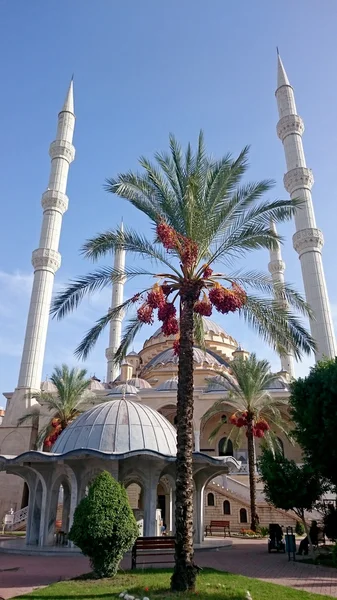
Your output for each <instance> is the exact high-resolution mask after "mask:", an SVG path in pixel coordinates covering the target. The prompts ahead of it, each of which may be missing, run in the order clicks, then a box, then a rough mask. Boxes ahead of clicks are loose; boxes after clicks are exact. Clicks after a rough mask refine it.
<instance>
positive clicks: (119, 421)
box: [0, 56, 336, 546]
mask: <svg viewBox="0 0 337 600" xmlns="http://www.w3.org/2000/svg"><path fill="white" fill-rule="evenodd" d="M276 99H277V105H278V111H279V117H280V120H279V122H278V124H277V133H278V136H279V138H280V139H281V141H282V143H283V146H284V151H285V157H286V164H287V172H286V174H285V176H284V185H285V188H286V190H287V191H288V192H289V194H290V195H291V196H292V197H296V198H302V199H303V205H302V207H301V208H300V209H299V210H298V211H297V213H296V216H295V224H296V233H295V234H294V236H293V245H294V249H295V250H296V252H297V253H298V255H299V259H300V262H301V269H302V275H303V283H304V288H305V295H306V299H307V301H308V303H309V304H310V306H311V307H312V309H313V313H314V316H315V320H312V321H311V322H310V328H311V333H312V336H313V337H314V339H315V340H316V343H317V352H316V360H319V359H320V358H321V357H322V356H327V357H334V356H335V355H336V342H335V336H334V328H333V323H332V318H331V311H330V305H329V298H328V293H327V287H326V282H325V276H324V270H323V263H322V254H321V251H322V247H323V235H322V232H321V231H320V230H319V229H318V228H317V227H316V221H315V215H314V207H313V202H312V196H311V188H312V185H313V175H312V172H311V170H310V169H308V168H307V166H306V161H305V156H304V150H303V144H302V134H303V131H304V124H303V121H302V119H301V117H300V116H298V114H297V110H296V104H295V97H294V91H293V88H292V86H291V85H290V83H289V80H288V77H287V75H286V72H285V70H284V67H283V64H282V61H281V58H280V56H278V76H277V90H276ZM74 125H75V114H74V99H73V81H71V83H70V87H69V90H68V93H67V97H66V100H65V103H64V105H63V107H62V110H61V112H60V113H59V115H58V126H57V134H56V140H55V141H54V142H52V144H51V146H50V151H49V153H50V157H51V171H50V178H49V183H48V188H47V190H46V191H45V192H44V194H43V195H42V208H43V222H42V228H41V236H40V242H39V248H38V249H37V250H34V252H33V255H32V264H33V267H34V283H33V289H32V295H31V302H30V308H29V314H28V321H27V327H26V334H25V341H24V348H23V354H22V359H21V366H20V373H19V379H18V384H17V387H16V389H15V390H14V392H13V393H6V399H7V407H6V411H5V414H4V415H0V421H1V420H2V422H0V470H2V471H3V472H2V473H0V518H1V517H3V515H4V514H5V513H8V512H9V511H10V510H11V509H12V510H14V512H15V521H16V522H17V523H18V524H19V523H21V522H24V523H25V526H26V530H27V537H26V541H27V543H28V544H38V545H39V546H45V545H48V544H53V543H54V542H55V530H56V529H55V528H56V524H57V523H58V522H59V521H61V524H60V523H59V527H60V528H61V529H62V530H63V531H65V532H67V531H68V530H69V527H70V526H71V523H72V518H73V514H74V509H75V507H76V505H77V504H78V502H79V501H80V499H81V498H82V497H83V495H84V494H85V493H86V489H87V486H88V485H89V484H90V481H91V480H92V478H93V477H94V476H95V475H96V474H97V473H98V472H100V471H101V470H103V469H105V470H109V471H110V472H111V473H112V474H113V475H114V476H115V477H116V478H117V479H118V480H119V481H121V482H123V483H124V484H125V486H126V487H127V490H128V494H129V499H130V503H131V506H132V508H133V509H134V511H135V514H136V515H137V518H138V519H139V520H140V521H141V522H142V526H143V531H144V535H154V534H155V533H156V531H157V523H158V511H159V513H160V515H161V518H162V519H163V520H164V521H165V522H166V525H167V529H168V530H169V531H174V511H173V508H172V507H173V503H174V463H175V451H176V450H175V428H174V425H175V418H176V392H177V357H176V356H175V355H174V352H173V348H172V344H173V341H174V337H172V338H167V337H164V336H163V334H162V333H161V330H160V329H159V330H158V331H156V332H155V333H154V334H153V335H152V336H151V337H150V338H149V339H148V340H147V341H146V342H145V343H144V345H143V348H142V349H141V350H140V352H130V353H129V354H128V356H127V357H126V360H125V362H124V363H123V364H122V366H121V369H117V367H116V366H115V365H114V363H113V357H114V354H115V352H116V349H117V348H118V346H119V343H120V339H121V333H122V326H123V323H122V318H119V319H115V320H114V321H113V322H112V323H111V327H110V336H109V347H108V348H107V350H106V359H107V378H106V382H107V383H102V382H101V381H99V380H98V379H97V378H95V377H93V378H92V382H91V386H90V392H91V393H90V394H89V395H88V397H87V400H86V412H85V413H84V414H82V415H81V416H80V417H79V418H78V419H77V420H76V421H74V422H73V424H72V425H71V426H69V427H68V428H67V429H66V430H65V431H64V432H63V433H62V434H61V436H60V437H59V438H58V440H57V441H56V443H55V445H54V447H53V448H52V450H51V452H49V453H45V452H38V451H33V450H32V448H33V445H34V440H35V438H36V433H37V430H38V428H39V427H41V426H43V424H44V423H43V419H42V418H41V419H40V422H39V423H34V424H31V425H27V424H26V425H24V426H20V427H18V425H17V423H18V419H19V417H20V416H22V415H23V414H24V413H25V412H26V411H27V410H29V409H30V408H31V407H32V406H33V405H35V404H38V400H37V399H36V397H37V395H38V394H39V392H40V391H41V390H42V391H49V392H53V391H54V390H53V386H52V384H51V383H50V382H49V381H44V382H42V383H41V379H42V370H43V361H44V353H45V344H46V337H47V329H48V321H49V312H50V305H51V298H52V292H53V283H54V276H55V273H56V271H57V270H58V268H59V266H60V264H61V255H60V253H59V252H58V247H59V239H60V234H61V226H62V218H63V214H64V213H65V212H66V210H67V208H68V197H67V195H66V187H67V179H68V172H69V166H70V163H71V162H72V161H73V160H74V157H75V148H74V146H73V144H72V141H73V133H74ZM125 259H126V257H125V252H124V251H123V250H121V251H119V252H117V253H116V255H115V267H116V268H118V269H123V267H124V265H125ZM284 270H285V265H284V262H283V260H282V256H281V250H280V248H279V249H278V250H277V251H274V252H271V253H270V262H269V271H270V273H271V276H272V278H273V280H274V281H275V282H277V281H283V280H284ZM123 288H124V284H123V283H116V284H114V285H113V290H112V306H113V307H114V306H117V305H118V304H120V303H121V302H122V301H123ZM204 331H205V345H206V350H205V351H203V350H200V349H199V348H198V347H195V348H194V368H195V376H194V423H193V425H194V449H195V452H194V484H195V492H194V493H195V502H194V505H195V532H196V541H198V542H201V541H202V540H203V537H204V529H205V525H207V524H208V523H209V521H210V520H211V519H226V520H227V521H229V522H230V527H231V529H232V530H233V531H234V530H239V529H240V528H247V527H249V525H248V524H249V522H250V515H249V490H248V478H247V448H246V447H245V446H244V445H243V447H242V448H239V449H238V450H235V449H234V448H233V447H232V445H231V443H229V444H228V445H227V448H226V451H225V450H224V446H225V440H226V436H228V433H229V428H230V426H229V424H227V423H226V417H227V416H229V414H230V412H231V411H230V407H228V413H227V411H226V412H225V414H221V415H218V416H216V417H213V418H212V419H210V420H208V421H205V420H204V418H203V417H204V414H205V413H206V411H207V410H208V409H209V408H210V407H211V406H212V405H213V403H214V402H215V401H216V400H218V399H220V398H225V397H226V394H227V393H228V391H227V389H226V387H224V386H221V385H219V383H218V381H217V379H216V377H215V373H216V372H218V371H221V370H223V371H225V370H227V369H229V368H230V363H231V361H233V360H235V358H236V357H237V356H247V355H248V351H247V350H245V349H242V348H241V347H240V346H239V344H238V342H237V341H236V340H235V339H234V337H232V336H231V335H230V334H229V333H227V332H226V331H225V330H224V329H222V327H220V326H219V325H218V324H217V323H216V322H214V321H212V320H210V319H204ZM294 376H295V373H294V365H293V359H292V356H282V357H281V370H280V372H279V377H278V380H277V382H276V383H275V386H274V388H273V389H272V390H270V391H271V393H272V394H273V395H275V396H278V397H282V398H284V397H287V396H288V395H289V390H288V385H289V381H290V379H291V378H292V377H294ZM219 417H222V418H223V420H224V425H223V428H222V429H221V430H220V432H219V434H218V436H217V438H215V439H214V441H213V442H212V443H210V442H209V435H210V432H211V431H212V430H213V429H214V426H215V424H216V423H217V422H218V421H219ZM279 438H280V442H281V445H282V447H283V450H284V453H285V455H286V456H287V457H289V458H294V459H295V460H296V461H298V462H300V461H301V451H300V448H298V447H293V446H291V445H290V444H289V442H288V441H287V440H286V439H285V438H284V437H283V436H282V435H281V434H280V435H279ZM257 451H258V450H257ZM60 487H61V488H62V490H63V504H62V507H63V508H62V515H61V514H60V512H59V510H58V499H59V490H60ZM258 514H259V517H260V523H261V524H262V525H264V524H268V523H269V522H271V521H275V520H276V521H277V522H279V523H285V524H292V523H293V521H294V520H295V517H291V515H288V514H285V513H282V512H281V511H276V509H273V508H272V507H270V506H268V504H267V503H266V502H265V500H264V497H263V494H262V490H260V489H259V490H258Z"/></svg>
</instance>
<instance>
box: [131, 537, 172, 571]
mask: <svg viewBox="0 0 337 600" xmlns="http://www.w3.org/2000/svg"><path fill="white" fill-rule="evenodd" d="M174 549H175V538H174V537H173V536H168V535H164V536H160V537H139V538H137V539H136V541H135V544H134V546H133V548H132V555H131V569H136V568H137V561H141V562H142V564H144V563H152V564H154V563H156V564H157V563H158V564H164V563H165V564H166V563H173V562H174ZM153 556H159V557H161V556H164V557H165V559H164V560H156V561H153V560H152V557H153Z"/></svg>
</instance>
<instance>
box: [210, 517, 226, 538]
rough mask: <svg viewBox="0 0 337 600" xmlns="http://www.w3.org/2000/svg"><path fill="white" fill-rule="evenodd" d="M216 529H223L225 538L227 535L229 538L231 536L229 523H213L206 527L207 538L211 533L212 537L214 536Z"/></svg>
mask: <svg viewBox="0 0 337 600" xmlns="http://www.w3.org/2000/svg"><path fill="white" fill-rule="evenodd" d="M214 529H222V530H223V533H224V537H226V535H227V533H228V535H229V536H230V535H231V530H230V523H229V521H211V522H210V525H208V526H207V527H206V536H207V535H208V533H210V535H213V530H214Z"/></svg>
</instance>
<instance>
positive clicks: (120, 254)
mask: <svg viewBox="0 0 337 600" xmlns="http://www.w3.org/2000/svg"><path fill="white" fill-rule="evenodd" d="M120 231H121V232H123V231H124V225H123V220H122V222H121V225H120ZM124 268H125V250H124V249H123V248H120V249H118V250H116V252H115V260H114V269H115V270H116V271H117V270H118V271H124ZM124 284H125V280H123V281H118V282H114V284H113V286H112V302H111V308H116V307H117V306H120V304H122V303H123V296H124ZM123 317H124V315H123V314H120V315H119V316H118V317H115V318H114V319H112V320H111V322H110V334H109V347H108V348H107V349H106V351H105V356H106V358H107V376H106V380H107V383H110V382H111V381H114V380H115V379H116V377H118V375H119V367H118V365H116V364H114V362H113V359H114V357H115V354H116V351H117V350H118V348H119V346H120V343H121V339H122V323H123Z"/></svg>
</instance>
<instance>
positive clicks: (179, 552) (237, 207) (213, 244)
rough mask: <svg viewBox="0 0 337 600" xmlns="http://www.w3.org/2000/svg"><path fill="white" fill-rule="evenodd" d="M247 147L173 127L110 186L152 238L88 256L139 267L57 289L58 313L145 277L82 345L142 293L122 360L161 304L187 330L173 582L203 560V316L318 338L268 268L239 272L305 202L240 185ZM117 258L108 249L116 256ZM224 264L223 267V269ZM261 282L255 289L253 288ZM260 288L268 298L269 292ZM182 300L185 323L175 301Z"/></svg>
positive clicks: (296, 338) (107, 238)
mask: <svg viewBox="0 0 337 600" xmlns="http://www.w3.org/2000/svg"><path fill="white" fill-rule="evenodd" d="M247 158H248V148H244V150H243V151H242V152H241V153H240V154H239V156H238V157H237V158H235V159H233V158H232V157H231V155H229V154H227V155H225V156H224V157H222V158H221V159H220V160H214V159H213V158H211V157H209V156H208V155H207V154H206V150H205V146H204V141H203V135H202V133H200V135H199V141H198V147H197V150H196V151H195V152H194V151H193V150H192V148H191V146H190V144H189V145H188V146H187V149H186V152H185V153H183V152H182V150H181V147H180V146H179V144H178V142H177V141H176V139H175V138H174V137H173V136H170V152H169V153H157V154H156V155H155V160H156V164H152V163H151V162H149V161H148V160H147V159H146V158H140V165H141V167H142V169H143V172H142V173H133V172H128V173H124V174H120V175H118V176H117V178H116V179H109V180H107V184H106V189H107V191H108V192H111V193H113V194H116V195H117V197H121V198H125V199H126V200H128V201H129V202H130V203H131V204H132V205H133V206H134V207H136V208H137V209H138V210H140V211H141V212H143V213H144V214H145V215H147V216H148V217H149V219H150V222H151V223H152V225H153V227H154V230H155V232H154V236H153V238H152V239H148V238H146V237H145V236H144V235H142V234H141V233H139V231H138V230H137V229H131V228H126V229H125V230H124V231H123V230H122V228H118V227H117V228H115V229H112V230H109V231H106V232H104V233H102V234H99V235H97V236H96V237H94V238H92V239H90V240H88V241H87V242H86V243H85V245H84V246H83V254H84V256H85V257H87V258H89V259H92V260H93V261H97V260H98V259H99V258H101V257H103V256H109V255H111V254H112V253H114V252H115V251H116V250H117V249H118V248H123V249H125V251H126V252H127V253H128V254H129V255H134V256H136V257H139V258H140V259H141V262H140V266H139V267H136V266H130V267H127V268H126V269H125V270H123V271H121V270H118V269H114V268H111V267H102V268H100V269H98V270H97V271H94V272H92V273H89V274H88V275H87V276H82V277H79V278H78V279H76V280H72V281H71V282H70V284H69V286H68V287H67V288H66V289H65V290H64V291H62V292H60V293H59V294H58V296H57V297H56V299H55V301H54V304H53V308H52V313H53V314H54V315H57V317H59V318H61V317H64V316H65V315H66V314H67V313H69V312H71V311H72V310H74V309H75V308H76V307H77V306H78V305H79V303H80V301H81V300H82V299H83V297H84V296H85V295H87V294H90V293H92V292H95V291H97V290H100V289H102V288H103V287H105V286H110V285H111V283H112V282H117V281H123V280H124V278H125V277H126V278H128V279H129V280H130V279H133V278H135V277H140V276H144V277H145V278H147V282H149V279H150V278H152V280H154V281H155V282H156V283H155V285H154V286H153V287H152V288H151V287H149V283H147V285H145V287H144V288H143V290H142V291H141V292H140V293H139V294H136V295H135V296H133V297H132V298H129V299H128V300H126V301H125V302H124V303H123V304H122V305H120V306H119V307H117V308H115V309H113V310H109V311H108V312H107V313H106V314H105V315H104V316H103V317H101V318H100V319H99V320H98V321H97V323H96V324H95V325H94V327H93V328H92V329H90V331H88V333H87V334H86V336H85V337H84V339H83V340H82V342H81V343H80V345H79V346H78V347H77V350H76V353H77V355H78V356H80V357H82V358H86V357H87V356H88V353H89V351H90V350H91V348H92V347H93V346H94V344H95V342H96V340H97V339H98V337H99V335H100V334H101V332H102V331H103V329H104V328H105V327H106V325H107V324H108V323H109V322H110V321H111V319H113V318H116V317H117V316H121V315H122V314H124V313H125V312H126V311H128V309H130V308H132V307H134V305H135V303H137V302H142V304H141V306H139V308H138V310H137V314H136V316H133V317H132V318H131V319H130V321H129V322H128V324H127V326H126V329H125V332H124V335H123V339H122V342H121V345H120V348H119V349H118V351H117V353H116V356H115V361H116V362H117V363H118V362H120V361H121V360H122V358H123V357H124V356H125V354H126V351H127V348H128V346H129V345H130V344H131V343H132V341H133V339H134V337H135V336H136V334H137V333H138V331H139V330H140V328H141V327H142V325H143V324H144V323H152V322H153V318H154V317H153V315H154V310H156V309H158V318H159V320H160V321H162V331H163V333H164V334H165V335H175V334H177V335H178V333H179V335H180V338H179V339H178V338H177V340H176V342H175V344H174V348H175V351H176V352H177V354H178V355H179V367H178V392H177V459H176V507H175V514H176V551H175V568H174V573H173V576H172V580H171V588H172V590H175V591H184V590H187V589H189V590H193V589H194V587H195V581H196V574H197V567H196V565H195V564H194V561H193V556H194V554H193V500H192V498H193V471H192V453H193V335H195V336H196V337H197V339H198V340H201V337H202V334H203V331H202V325H201V315H206V316H207V315H208V316H209V315H210V314H211V312H212V309H213V308H215V309H216V310H218V311H219V312H221V313H223V314H226V313H228V312H233V311H235V310H238V311H239V314H240V315H241V316H242V317H243V318H244V319H245V320H246V321H247V322H248V323H249V324H250V325H252V326H253V328H254V329H255V330H257V331H258V332H259V334H260V335H262V337H263V338H264V339H265V340H266V341H267V342H269V343H270V344H271V345H272V346H273V347H274V348H275V347H276V345H277V347H279V348H281V349H283V350H284V351H285V352H287V351H288V352H289V351H293V352H294V354H295V356H297V357H299V356H300V355H301V353H302V352H306V353H309V352H310V351H311V350H312V349H313V348H314V342H313V340H312V338H311V337H310V335H309V334H308V333H307V331H306V329H305V328H304V327H303V326H302V325H301V323H300V322H299V321H298V319H297V317H296V316H295V314H293V313H292V312H290V311H289V310H287V309H286V308H285V303H284V302H283V303H282V302H281V301H275V300H273V299H272V297H273V286H272V281H271V279H270V278H269V276H266V275H264V274H261V273H258V272H255V271H249V272H243V271H237V272H233V271H231V264H232V263H233V261H234V260H235V259H236V258H237V257H242V256H244V255H245V254H246V253H247V252H249V251H251V250H254V249H260V248H268V249H270V248H276V247H277V244H278V243H279V237H278V236H277V234H276V233H274V232H273V231H272V230H271V228H270V219H273V220H274V221H275V222H279V221H285V220H288V219H290V218H291V217H292V216H293V215H294V212H295V210H296V208H297V206H298V202H297V201H294V200H276V201H271V202H267V201H260V200H261V197H262V196H263V194H264V193H266V192H268V191H269V190H270V189H271V187H272V182H270V181H261V182H258V183H250V184H245V185H241V186H240V180H241V179H242V176H243V175H244V173H245V171H246V169H247ZM110 260H111V258H110V256H109V261H110ZM220 266H222V268H223V269H225V271H224V272H220V271H219V272H215V271H214V269H215V267H220ZM254 288H255V290H257V292H258V293H257V294H249V293H248V292H247V289H248V290H249V289H254ZM261 294H264V295H266V296H267V297H262V295H261ZM282 297H283V300H284V299H285V300H287V301H288V303H289V305H290V306H292V307H293V308H295V309H296V310H299V311H300V312H302V313H303V314H305V315H307V314H308V312H309V311H308V307H307V305H306V304H305V302H304V301H303V299H302V297H301V296H300V295H299V294H297V293H296V291H295V290H293V289H292V288H291V287H290V286H288V285H285V286H284V287H282ZM175 305H178V308H179V322H178V319H177V316H176V314H177V311H176V306H175Z"/></svg>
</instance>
